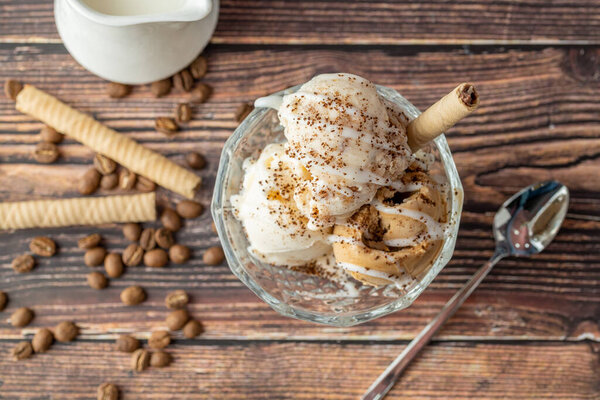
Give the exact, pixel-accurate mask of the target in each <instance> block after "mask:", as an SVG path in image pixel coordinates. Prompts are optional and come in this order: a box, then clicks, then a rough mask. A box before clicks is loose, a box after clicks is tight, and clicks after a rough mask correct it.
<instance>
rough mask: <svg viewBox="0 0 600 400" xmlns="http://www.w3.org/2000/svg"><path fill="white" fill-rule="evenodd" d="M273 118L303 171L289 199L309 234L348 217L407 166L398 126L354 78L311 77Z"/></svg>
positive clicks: (363, 83)
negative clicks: (303, 218) (304, 175)
mask: <svg viewBox="0 0 600 400" xmlns="http://www.w3.org/2000/svg"><path fill="white" fill-rule="evenodd" d="M279 120H280V122H281V124H282V125H283V127H284V128H285V137H286V138H287V140H288V143H287V144H286V152H287V154H288V155H289V156H290V157H291V158H294V159H296V160H298V161H299V162H300V163H301V164H302V165H303V166H304V168H305V169H306V170H307V171H308V174H309V179H306V180H302V181H301V182H299V184H298V186H297V187H296V188H295V194H294V199H295V200H296V204H297V206H298V209H299V210H300V211H301V212H302V214H304V215H305V216H307V217H308V219H309V227H310V228H313V229H314V228H317V227H324V226H332V225H333V224H334V223H335V222H336V219H337V218H340V217H347V216H349V215H351V214H352V213H353V212H354V211H356V210H357V209H359V208H360V207H361V206H362V205H363V204H365V203H368V202H369V201H371V199H372V198H373V196H374V195H375V193H376V192H377V189H378V188H379V187H380V186H383V185H388V184H390V183H391V182H392V181H394V180H395V179H396V178H397V177H398V176H399V175H400V174H401V173H402V172H403V171H404V170H405V169H406V167H407V166H408V164H409V163H410V154H411V152H410V149H409V148H408V146H407V139H406V129H405V127H404V126H403V125H402V124H401V123H400V121H399V120H398V119H397V118H396V117H395V116H394V114H393V113H391V112H390V110H389V109H388V108H387V107H386V105H385V104H384V102H383V100H382V99H381V97H380V96H379V95H378V94H377V90H376V88H375V85H373V84H372V83H371V82H369V81H367V80H366V79H363V78H361V77H359V76H356V75H350V74H326V75H318V76H316V77H314V78H313V79H311V80H310V81H309V82H307V83H305V84H304V85H302V87H301V88H300V89H299V90H298V91H297V92H295V93H292V94H289V95H287V96H284V98H283V103H282V104H281V106H280V108H279Z"/></svg>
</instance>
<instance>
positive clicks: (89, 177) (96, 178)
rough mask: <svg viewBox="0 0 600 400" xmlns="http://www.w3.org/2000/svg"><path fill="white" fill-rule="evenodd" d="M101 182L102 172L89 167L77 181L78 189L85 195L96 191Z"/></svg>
mask: <svg viewBox="0 0 600 400" xmlns="http://www.w3.org/2000/svg"><path fill="white" fill-rule="evenodd" d="M99 184H100V172H98V171H97V170H96V168H90V169H88V170H87V171H86V172H85V174H83V176H82V177H81V178H79V182H78V183H77V190H78V191H79V193H81V194H83V195H88V194H92V193H94V192H95V191H96V190H97V189H98V185H99Z"/></svg>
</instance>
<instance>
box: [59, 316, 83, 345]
mask: <svg viewBox="0 0 600 400" xmlns="http://www.w3.org/2000/svg"><path fill="white" fill-rule="evenodd" d="M77 335H79V328H78V327H77V325H75V324H74V323H73V322H72V321H63V322H61V323H60V324H58V325H56V327H55V328H54V338H55V339H56V340H57V341H59V342H71V341H73V340H75V338H76V337H77Z"/></svg>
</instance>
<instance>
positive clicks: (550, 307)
mask: <svg viewBox="0 0 600 400" xmlns="http://www.w3.org/2000/svg"><path fill="white" fill-rule="evenodd" d="M374 22H375V23H374ZM599 25H600V9H599V8H598V7H597V4H596V2H594V1H585V0H577V1H572V2H565V1H560V0H553V1H545V0H527V1H505V2H500V3H498V2H495V3H494V4H492V3H490V2H483V1H480V0H467V1H454V2H447V1H444V0H435V1H428V2H410V1H375V0H373V1H371V0H366V1H354V0H351V1H345V2H339V1H329V2H316V1H303V2H289V1H288V2H286V1H274V0H268V1H261V2H253V1H249V0H225V1H223V2H222V13H221V19H220V22H219V25H218V28H217V33H216V35H215V37H214V38H213V45H212V46H211V47H210V48H209V49H208V51H207V54H208V57H209V64H210V65H209V73H208V75H207V77H206V79H205V81H206V82H207V83H209V84H210V85H212V86H213V87H214V95H213V96H212V97H211V99H210V100H209V101H208V103H206V104H203V105H200V106H197V107H195V110H194V113H195V116H194V120H193V122H192V123H191V124H190V125H189V127H187V128H186V129H185V130H184V131H183V132H181V133H180V134H178V135H177V136H176V137H174V138H173V139H167V138H165V137H164V136H162V135H160V134H157V133H155V132H154V129H153V121H154V118H155V117H157V116H164V115H170V114H172V112H173V108H174V106H175V104H176V103H177V102H179V101H182V100H185V96H184V95H182V94H178V93H173V94H171V95H170V96H168V97H166V98H163V99H153V98H151V96H150V95H149V89H148V88H143V87H137V88H135V90H134V92H133V94H132V95H131V96H130V97H128V98H125V99H122V100H113V99H109V98H108V97H107V96H106V95H105V94H104V85H105V83H104V82H102V81H101V80H100V79H98V78H96V77H93V76H92V75H90V74H89V73H88V72H86V71H85V70H83V69H82V68H81V67H80V66H78V65H77V64H76V63H75V62H74V61H73V59H72V58H71V57H70V56H69V55H68V54H66V52H65V50H64V48H63V47H62V45H60V44H59V42H60V39H59V38H58V35H57V33H56V30H55V27H54V23H53V17H52V2H51V1H49V0H22V1H19V2H16V1H13V0H0V66H1V68H0V80H2V81H3V80H4V79H5V78H6V77H18V78H19V79H22V80H24V81H26V82H28V83H32V84H35V85H37V86H39V87H40V88H42V89H45V90H48V91H49V92H50V93H52V94H54V95H56V96H58V97H59V98H61V99H63V100H65V101H66V102H67V103H69V104H71V105H73V106H74V107H76V108H78V109H80V110H82V111H85V112H88V113H90V114H92V115H94V116H95V117H96V118H98V119H99V120H101V121H103V122H105V123H107V124H108V125H109V126H111V127H113V128H116V129H117V130H119V131H121V132H124V133H125V134H127V135H130V136H131V137H133V138H135V139H136V140H139V141H141V142H143V143H144V144H146V145H147V146H149V147H151V148H152V149H154V150H157V151H159V152H161V153H162V154H164V155H166V156H167V157H169V158H171V159H172V160H174V161H176V162H178V163H182V162H183V159H182V154H183V153H185V152H186V151H188V150H196V151H200V152H202V153H204V154H205V155H206V156H207V159H208V167H207V168H206V169H205V170H203V171H201V172H200V174H201V175H202V177H203V179H204V183H205V188H204V190H202V192H201V201H202V202H203V203H204V204H205V205H208V204H209V202H210V198H211V194H212V193H211V190H212V186H213V184H214V178H215V173H216V168H217V162H218V158H219V153H220V150H221V148H222V145H223V142H224V141H225V140H226V139H227V138H228V137H229V135H230V134H231V132H232V131H233V129H235V126H236V123H235V122H234V118H233V116H234V111H235V109H236V108H237V106H238V105H239V103H241V102H246V101H251V100H253V99H255V98H256V97H259V96H262V95H264V94H267V93H271V92H274V91H277V90H280V89H283V88H285V87H288V86H291V85H294V84H297V83H300V82H303V81H306V80H307V79H309V78H310V77H311V76H313V75H314V74H317V73H322V72H332V71H339V70H343V71H347V72H353V73H356V74H359V75H363V76H365V77H367V78H369V79H371V80H373V81H375V82H376V83H379V84H382V85H386V86H391V87H394V88H396V89H398V90H399V91H400V92H401V93H402V94H404V95H405V96H406V97H407V98H408V99H409V100H411V101H412V102H414V103H415V104H416V105H417V106H418V107H420V108H425V107H426V106H427V105H429V104H431V103H433V102H434V101H436V100H437V99H438V98H439V97H440V96H442V95H443V94H445V93H447V92H448V91H449V90H450V89H452V88H453V87H455V86H456V84H457V83H458V82H460V81H465V80H470V81H473V82H474V83H476V84H477V86H478V87H479V89H480V92H481V96H482V99H483V105H482V107H481V109H480V110H479V111H478V112H477V113H476V114H475V115H473V116H472V117H470V118H469V119H467V120H466V121H464V122H463V123H461V124H460V125H459V126H458V127H456V128H454V129H453V130H452V131H451V132H450V137H449V142H450V146H451V148H452V150H453V152H454V154H455V160H456V163H457V167H458V169H459V171H460V174H461V177H462V180H463V184H464V186H465V196H466V203H465V210H464V211H465V212H464V216H463V219H462V227H461V231H460V234H459V238H458V242H457V250H456V253H455V255H454V258H453V260H452V261H451V263H450V264H449V265H448V266H447V267H446V268H445V270H444V271H443V272H442V273H441V274H440V276H438V277H437V278H436V280H435V281H434V283H433V284H432V285H431V287H430V288H429V289H428V290H427V291H426V292H425V293H424V294H423V295H422V296H421V297H420V298H419V299H418V300H417V301H416V303H415V304H414V305H413V306H412V307H410V308H408V309H407V310H404V311H402V312H398V313H395V314H393V315H390V316H388V317H385V318H381V319H378V320H376V321H372V322H370V323H367V324H364V325H361V326H358V327H353V328H330V327H322V326H318V325H314V324H309V323H305V322H302V321H297V320H293V319H289V318H284V317H282V316H279V315H278V314H277V313H275V312H274V311H272V310H271V309H270V308H269V307H268V306H267V305H266V304H264V303H263V302H261V301H260V300H259V299H258V298H257V297H255V296H254V295H253V294H252V293H251V292H250V291H249V290H248V289H246V288H245V287H244V286H243V285H242V284H241V283H240V282H239V281H238V280H237V279H236V278H235V277H234V276H233V275H232V274H231V273H230V272H229V269H228V268H227V267H226V266H225V265H221V266H206V265H204V264H202V262H201V255H202V253H203V251H204V250H205V249H206V248H207V247H209V246H212V245H215V244H217V243H218V239H217V238H216V236H215V235H214V234H212V233H211V232H210V229H209V225H210V216H209V215H208V213H207V212H206V211H205V213H204V214H203V215H202V216H201V217H200V218H199V219H197V220H194V221H188V222H187V223H186V226H185V228H184V229H183V230H182V231H181V232H180V233H179V234H178V240H179V241H180V242H181V243H184V244H186V245H189V246H190V247H191V248H192V250H193V253H194V257H193V259H192V261H191V262H190V263H188V264H186V265H184V266H178V267H175V266H169V267H167V268H165V269H161V270H151V269H147V268H130V269H129V270H128V271H127V272H126V274H125V275H124V276H123V277H122V278H120V279H115V280H112V281H111V282H110V286H109V288H108V289H106V290H104V291H95V290H92V289H90V288H88V287H87V285H86V283H85V275H86V274H87V273H88V272H89V271H90V270H91V269H90V268H88V267H86V266H84V264H83V256H82V252H81V251H79V250H78V249H76V241H77V239H78V238H80V237H81V236H83V235H85V234H88V233H91V232H92V231H95V232H99V233H101V234H102V235H103V237H104V238H105V244H106V245H107V247H108V248H109V249H111V250H113V251H121V250H122V249H123V248H124V247H125V246H126V243H125V242H124V241H123V239H122V238H121V235H120V231H119V227H116V226H112V225H108V226H102V227H98V228H97V229H90V228H73V229H68V230H64V229H49V230H44V231H43V233H44V234H47V235H49V236H51V237H53V238H54V239H56V241H57V242H58V244H59V253H58V255H57V256H56V257H54V258H51V259H40V260H39V262H38V266H37V267H36V269H34V271H33V272H32V273H30V274H24V275H17V274H16V273H15V272H14V271H13V270H12V269H11V268H10V262H11V260H12V258H13V257H14V256H15V255H17V254H20V253H22V252H24V251H26V249H27V245H28V240H29V239H30V238H32V237H33V236H35V235H38V234H40V231H38V230H27V231H20V232H17V233H10V232H2V233H0V290H6V291H7V292H8V293H9V296H10V298H11V302H10V304H9V308H8V309H7V310H6V311H4V312H2V313H0V354H3V355H5V356H4V357H0V398H2V399H29V400H30V399H90V398H94V395H95V390H96V387H97V385H98V384H99V383H101V382H102V381H114V382H115V383H117V384H118V385H119V386H120V387H121V388H122V390H123V398H124V399H178V400H179V399H205V398H207V399H208V398H210V399H213V398H219V399H221V398H222V399H240V398H245V399H246V398H247V399H264V398H270V399H355V398H358V397H359V396H360V394H362V392H363V391H364V390H365V389H366V388H367V387H368V386H369V384H370V383H371V382H372V380H373V379H374V378H375V377H376V376H377V375H378V374H379V373H380V372H381V371H382V370H383V369H384V368H385V367H386V366H387V364H388V363H389V362H390V361H391V360H392V359H393V357H394V356H395V355H396V354H398V353H399V352H400V351H401V350H402V348H403V347H404V346H405V344H406V342H405V341H407V340H409V339H411V338H412V337H414V335H415V334H416V333H417V332H418V331H419V330H420V329H421V328H422V327H423V326H424V325H425V324H426V323H427V322H428V321H429V319H430V318H431V317H433V316H434V315H435V314H436V313H437V311H438V310H439V309H440V308H441V307H442V305H443V304H444V303H445V301H446V300H447V299H448V298H449V297H450V296H451V295H452V294H453V293H454V292H455V291H456V289H457V288H459V287H460V286H461V285H462V284H463V282H465V281H466V280H467V279H468V278H469V277H470V276H471V274H472V273H473V272H474V271H475V269H476V268H477V267H478V266H479V265H480V264H481V263H482V262H484V261H485V260H486V259H487V258H488V257H489V256H490V255H491V248H492V246H493V241H492V239H491V237H490V225H491V222H492V218H493V214H494V212H495V211H496V209H497V207H498V206H499V204H500V203H502V201H503V199H504V198H505V197H506V196H508V195H510V194H512V193H513V192H514V191H516V190H517V189H519V188H520V187H521V186H523V185H526V184H529V183H531V182H532V181H535V180H541V179H550V178H558V179H561V180H563V181H565V183H567V184H568V186H569V187H570V188H571V190H572V195H573V198H572V206H571V210H570V211H571V212H572V213H574V214H581V215H586V216H591V217H600V178H599V175H598V173H597V171H598V167H600V161H599V160H600V158H599V156H600V114H599V113H598V109H599V107H600V72H599V71H600V48H599V47H592V46H585V47H566V46H561V47H554V48H546V49H543V48H540V47H534V46H526V47H522V48H517V47H513V48H509V49H504V48H499V47H480V46H474V47H465V48H459V47H453V46H445V47H433V46H414V44H428V45H429V44H432V45H440V44H445V45H449V44H465V45H470V44H483V43H488V44H489V43H494V44H518V43H521V44H536V43H537V44H540V43H541V44H544V43H545V44H560V45H565V44H574V43H578V44H582V45H586V44H587V45H596V46H597V45H599V44H600V29H598V28H599ZM52 43H54V44H52ZM264 44H278V45H279V44H280V45H281V46H264ZM312 44H316V45H318V46H312ZM330 44H346V45H351V44H362V45H365V44H375V45H388V44H400V45H403V46H378V47H377V46H341V47H333V46H327V45H330ZM286 45H287V46H286ZM289 45H294V46H289ZM323 45H324V46H323ZM39 128H40V124H39V123H37V122H35V121H31V120H30V119H29V118H28V117H26V116H23V115H20V114H19V113H17V112H16V111H14V106H13V105H12V104H11V103H10V102H9V101H7V100H5V99H4V98H1V99H0V201H9V200H24V199H32V198H43V197H62V196H77V195H78V194H77V192H76V190H75V182H76V179H77V177H78V176H79V175H80V174H82V173H83V172H84V171H85V170H86V169H87V168H89V167H90V166H91V159H92V153H91V152H90V151H89V150H88V149H86V148H84V147H83V146H81V145H79V144H77V143H75V142H73V141H71V140H67V141H65V142H64V143H63V144H61V145H60V151H61V153H62V158H61V159H60V161H59V162H58V163H57V164H54V165H51V166H42V165H38V164H36V163H35V162H34V161H33V160H32V157H31V151H32V149H33V147H34V145H35V144H36V142H37V131H38V130H39ZM158 194H159V203H160V204H161V205H162V206H164V205H166V204H172V202H173V201H177V200H178V197H177V196H173V195H172V194H169V193H167V192H165V191H163V190H160V191H159V193H158ZM599 235H600V221H585V220H580V219H574V218H568V219H567V220H566V222H565V225H564V227H563V229H562V230H561V232H560V234H559V235H558V237H557V238H556V241H555V242H554V243H553V244H552V245H551V246H550V247H549V248H548V249H547V251H546V252H544V253H543V254H540V255H539V256H537V257H534V258H533V259H531V260H518V259H507V260H504V261H502V262H501V263H500V264H499V265H498V266H497V267H496V268H495V269H494V271H493V272H492V274H491V275H490V276H489V277H488V278H486V280H485V281H484V283H483V284H482V286H481V287H480V288H479V289H478V290H477V291H476V293H475V294H474V295H473V296H472V297H471V298H470V299H469V300H468V301H467V303H466V304H465V305H464V306H463V308H461V309H460V310H459V312H458V313H457V315H456V316H455V317H453V318H452V319H451V320H450V321H449V323H448V325H447V326H446V327H445V328H444V330H443V331H442V332H441V333H440V335H439V336H438V337H437V338H436V342H435V343H434V344H433V345H432V346H431V347H429V348H428V349H427V350H426V351H425V352H424V353H423V354H422V356H421V357H420V358H419V359H418V360H417V361H416V362H415V363H414V365H412V366H411V368H410V369H409V370H408V372H407V374H406V375H405V376H404V377H403V379H402V380H401V382H400V383H399V385H398V386H397V387H396V388H395V389H394V390H393V391H392V392H391V395H390V398H392V399H395V398H397V399H400V398H414V399H450V398H452V399H501V398H502V399H524V398H531V399H534V398H535V399H565V400H567V399H568V400H572V399H578V400H579V399H585V400H587V399H593V400H599V399H600V394H599V393H600V379H599V378H598V377H599V376H600V360H599V353H600V348H599V347H598V342H600V322H599V321H600V242H599V241H598V237H599ZM131 284H140V285H142V286H143V287H145V288H146V289H147V291H148V293H149V297H148V301H147V302H145V303H144V304H142V305H141V306H138V307H125V306H123V305H122V304H121V303H120V302H119V292H120V291H121V290H122V289H123V288H124V287H126V286H128V285H131ZM180 288H181V289H185V290H187V291H188V292H190V294H191V295H192V298H193V301H192V304H191V306H190V310H191V312H192V314H193V315H194V316H195V317H197V318H199V319H200V320H202V321H203V324H204V326H205V328H206V332H205V334H203V335H202V336H201V337H200V338H198V339H197V340H184V339H182V337H181V335H180V333H178V334H176V336H175V338H176V339H175V345H174V346H172V347H170V348H169V351H171V352H173V354H174V355H175V358H176V360H175V363H174V364H173V365H172V366H171V367H170V368H168V369H165V370H162V371H157V370H154V371H147V372H145V373H142V374H134V373H132V372H131V371H129V367H128V365H129V359H128V356H127V355H123V354H119V353H116V352H114V351H113V345H112V340H114V338H115V337H116V336H117V335H118V334H119V333H123V332H128V333H133V334H134V335H135V336H137V337H139V338H142V339H145V338H147V337H148V336H149V334H150V332H151V331H153V330H156V329H159V328H161V327H163V320H164V317H165V314H166V309H165V308H164V306H163V299H164V295H165V294H166V293H167V292H169V291H170V290H173V289H180ZM20 306H31V307H32V308H33V309H34V310H35V312H36V318H35V319H34V322H33V324H32V325H30V326H28V327H26V328H24V329H17V328H13V327H11V326H10V325H9V324H8V323H7V321H6V319H7V318H8V316H9V315H10V313H11V312H12V311H13V310H14V309H16V308H17V307H20ZM64 319H72V320H75V321H76V322H77V323H78V325H79V326H80V327H81V328H82V335H81V336H80V339H79V340H78V341H76V342H75V343H72V344H69V345H62V344H61V345H55V346H54V347H53V348H52V349H51V351H50V353H48V354H44V355H37V356H35V357H34V358H32V359H30V360H27V361H23V362H19V363H16V362H13V361H11V360H10V358H9V357H7V356H6V354H8V353H9V352H10V349H11V348H12V346H14V344H15V343H16V342H17V341H19V340H22V338H23V337H26V338H30V337H31V335H32V334H33V333H34V332H35V330H36V329H37V328H39V327H42V326H54V325H55V324H56V323H58V322H59V321H61V320H64Z"/></svg>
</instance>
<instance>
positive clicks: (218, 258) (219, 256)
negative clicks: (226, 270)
mask: <svg viewBox="0 0 600 400" xmlns="http://www.w3.org/2000/svg"><path fill="white" fill-rule="evenodd" d="M224 259H225V254H224V253H223V248H221V246H214V247H211V248H209V249H207V250H206V251H205V252H204V255H203V256H202V261H203V262H204V264H208V265H219V264H221V263H222V262H223V260H224Z"/></svg>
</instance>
